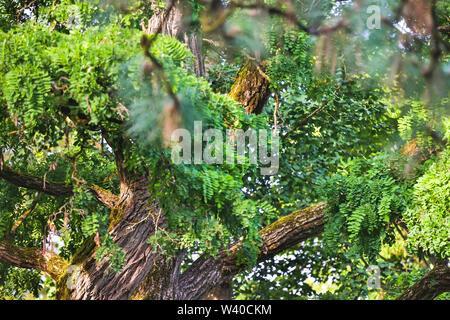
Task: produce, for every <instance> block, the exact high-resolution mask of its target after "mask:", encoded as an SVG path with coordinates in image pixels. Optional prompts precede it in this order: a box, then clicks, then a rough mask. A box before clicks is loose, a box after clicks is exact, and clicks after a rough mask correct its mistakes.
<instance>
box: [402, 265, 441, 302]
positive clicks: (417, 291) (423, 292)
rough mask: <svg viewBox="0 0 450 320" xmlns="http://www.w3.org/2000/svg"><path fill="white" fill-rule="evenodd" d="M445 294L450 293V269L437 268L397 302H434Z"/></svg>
mask: <svg viewBox="0 0 450 320" xmlns="http://www.w3.org/2000/svg"><path fill="white" fill-rule="evenodd" d="M444 292H450V268H449V267H447V266H436V267H434V269H433V270H431V271H429V272H428V273H427V274H426V275H425V276H424V277H423V278H422V279H420V280H419V281H417V282H416V283H415V284H414V285H413V286H412V287H411V288H409V289H408V290H406V291H405V292H404V293H403V294H402V295H401V296H400V297H398V298H397V300H432V299H434V298H436V297H437V296H438V295H440V294H442V293H444Z"/></svg>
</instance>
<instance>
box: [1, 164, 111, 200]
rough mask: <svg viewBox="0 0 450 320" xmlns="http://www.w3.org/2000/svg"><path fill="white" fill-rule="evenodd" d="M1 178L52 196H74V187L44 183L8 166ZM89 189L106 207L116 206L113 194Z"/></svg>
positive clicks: (3, 170)
mask: <svg viewBox="0 0 450 320" xmlns="http://www.w3.org/2000/svg"><path fill="white" fill-rule="evenodd" d="M0 178H2V179H4V180H6V181H8V182H10V183H12V184H14V185H16V186H18V187H22V188H27V189H33V190H37V191H40V192H43V193H46V194H48V195H52V196H57V197H71V196H72V195H73V186H72V185H66V184H64V183H59V182H50V181H45V183H44V179H41V178H38V177H34V176H29V175H26V174H23V173H20V172H17V171H15V170H14V169H12V168H11V167H9V166H8V165H3V167H0ZM89 189H90V191H91V192H92V193H93V194H94V196H95V197H96V198H97V200H98V201H100V202H101V203H103V204H104V205H105V206H107V207H110V208H113V207H114V206H115V204H116V202H117V200H118V197H117V196H116V195H114V194H113V193H111V192H109V191H108V190H105V189H103V188H101V187H99V186H96V185H90V186H89Z"/></svg>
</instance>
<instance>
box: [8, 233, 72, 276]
mask: <svg viewBox="0 0 450 320" xmlns="http://www.w3.org/2000/svg"><path fill="white" fill-rule="evenodd" d="M0 261H2V262H4V263H6V264H9V265H12V266H14V267H20V268H28V269H36V270H40V271H43V272H45V273H47V274H48V275H49V276H50V277H52V278H53V279H55V280H58V278H59V277H60V276H61V275H62V274H64V272H65V270H66V268H67V267H68V263H67V261H65V260H64V259H62V258H61V257H60V256H58V255H57V254H55V253H53V252H51V251H47V250H42V249H39V248H22V247H19V246H16V245H15V244H14V243H12V242H9V241H6V240H0Z"/></svg>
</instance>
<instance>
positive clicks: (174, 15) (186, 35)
mask: <svg viewBox="0 0 450 320" xmlns="http://www.w3.org/2000/svg"><path fill="white" fill-rule="evenodd" d="M152 7H153V10H154V13H153V15H152V16H151V17H150V19H149V20H148V23H147V24H145V22H143V23H142V30H143V31H144V32H145V33H147V34H150V33H161V34H164V35H167V36H171V37H174V38H177V39H179V40H180V41H183V42H184V43H185V44H186V45H187V46H188V48H189V49H190V50H191V52H192V54H193V55H194V61H192V64H188V70H189V71H191V72H193V73H195V74H196V75H197V76H199V77H204V76H205V75H206V71H205V61H204V57H203V53H202V40H201V37H199V36H198V35H197V34H196V32H192V31H189V30H188V29H189V28H188V26H186V25H184V24H183V20H182V17H183V15H185V14H184V13H185V12H186V11H187V10H188V8H186V6H184V5H183V3H182V2H181V1H180V0H175V1H172V2H171V3H169V5H168V7H166V8H165V9H160V8H159V7H157V6H156V5H155V4H153V5H152Z"/></svg>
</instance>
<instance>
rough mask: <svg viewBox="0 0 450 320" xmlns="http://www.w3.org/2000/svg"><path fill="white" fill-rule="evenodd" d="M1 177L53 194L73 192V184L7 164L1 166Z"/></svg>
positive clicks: (18, 184) (66, 195)
mask: <svg viewBox="0 0 450 320" xmlns="http://www.w3.org/2000/svg"><path fill="white" fill-rule="evenodd" d="M0 178H2V179H5V180H6V181H8V182H10V183H12V184H14V185H16V186H18V187H22V188H27V189H33V190H37V191H41V192H43V193H46V194H49V195H52V196H61V197H69V196H71V195H72V194H73V190H72V189H73V188H72V186H67V185H65V184H63V183H56V182H49V181H45V182H44V179H41V178H38V177H33V176H28V175H25V174H22V173H19V172H17V171H15V170H13V169H12V168H10V167H9V166H7V165H4V166H3V168H0Z"/></svg>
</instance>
